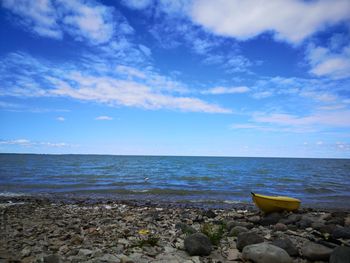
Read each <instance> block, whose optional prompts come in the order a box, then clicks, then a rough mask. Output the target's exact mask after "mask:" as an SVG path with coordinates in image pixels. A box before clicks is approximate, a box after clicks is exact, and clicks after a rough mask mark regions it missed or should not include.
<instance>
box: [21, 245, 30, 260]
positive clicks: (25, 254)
mask: <svg viewBox="0 0 350 263" xmlns="http://www.w3.org/2000/svg"><path fill="white" fill-rule="evenodd" d="M30 254H31V251H30V248H29V247H25V248H23V249H22V250H21V256H22V258H24V257H28V256H30Z"/></svg>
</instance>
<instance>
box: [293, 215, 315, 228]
mask: <svg viewBox="0 0 350 263" xmlns="http://www.w3.org/2000/svg"><path fill="white" fill-rule="evenodd" d="M312 223H314V220H313V219H311V218H310V217H307V216H303V217H302V218H301V219H300V221H299V222H298V223H297V224H296V225H297V226H298V227H299V228H301V229H305V228H308V227H311V225H312Z"/></svg>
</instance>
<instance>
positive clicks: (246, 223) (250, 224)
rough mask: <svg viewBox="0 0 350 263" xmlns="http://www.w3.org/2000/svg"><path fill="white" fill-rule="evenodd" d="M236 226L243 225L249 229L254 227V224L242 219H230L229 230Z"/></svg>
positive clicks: (227, 225) (227, 224) (227, 226)
mask: <svg viewBox="0 0 350 263" xmlns="http://www.w3.org/2000/svg"><path fill="white" fill-rule="evenodd" d="M235 226H243V227H246V228H248V229H252V228H253V227H254V224H253V223H251V222H242V221H229V222H227V223H226V228H227V231H228V232H230V231H231V229H232V228H234V227H235Z"/></svg>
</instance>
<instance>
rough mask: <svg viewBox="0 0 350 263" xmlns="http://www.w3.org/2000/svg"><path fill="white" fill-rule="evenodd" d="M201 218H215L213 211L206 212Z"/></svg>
mask: <svg viewBox="0 0 350 263" xmlns="http://www.w3.org/2000/svg"><path fill="white" fill-rule="evenodd" d="M203 216H206V217H208V218H215V217H216V214H215V212H214V211H213V210H208V211H205V212H204V213H203Z"/></svg>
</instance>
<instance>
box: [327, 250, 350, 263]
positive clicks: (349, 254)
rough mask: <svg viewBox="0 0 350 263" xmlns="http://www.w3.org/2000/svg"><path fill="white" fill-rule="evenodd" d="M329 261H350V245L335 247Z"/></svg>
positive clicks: (346, 262) (343, 262)
mask: <svg viewBox="0 0 350 263" xmlns="http://www.w3.org/2000/svg"><path fill="white" fill-rule="evenodd" d="M329 263H350V247H337V248H336V249H334V250H333V252H332V254H331V257H330V259H329Z"/></svg>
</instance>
